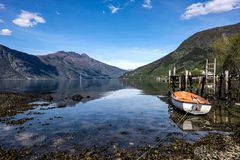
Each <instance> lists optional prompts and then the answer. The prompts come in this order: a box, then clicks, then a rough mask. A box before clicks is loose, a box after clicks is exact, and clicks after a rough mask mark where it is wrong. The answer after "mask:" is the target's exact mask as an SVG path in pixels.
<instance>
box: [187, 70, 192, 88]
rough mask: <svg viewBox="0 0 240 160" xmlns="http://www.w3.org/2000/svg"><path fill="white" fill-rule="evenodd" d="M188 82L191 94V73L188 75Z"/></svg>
mask: <svg viewBox="0 0 240 160" xmlns="http://www.w3.org/2000/svg"><path fill="white" fill-rule="evenodd" d="M188 80H189V91H190V92H192V89H193V87H192V85H193V80H192V74H191V72H190V73H189V76H188Z"/></svg>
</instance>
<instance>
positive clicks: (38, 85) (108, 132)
mask: <svg viewBox="0 0 240 160" xmlns="http://www.w3.org/2000/svg"><path fill="white" fill-rule="evenodd" d="M0 91H16V92H26V93H32V94H36V93H51V95H52V96H53V97H54V102H53V103H51V104H50V105H49V106H35V107H34V109H33V110H29V111H26V112H24V113H20V114H17V115H16V116H13V117H9V118H11V119H14V120H17V119H21V118H32V120H29V121H27V122H25V123H24V124H19V125H8V124H6V123H3V122H0V145H2V146H4V147H6V148H21V147H31V148H32V149H35V152H36V153H45V152H49V151H56V150H71V149H74V147H76V146H83V147H93V146H99V147H101V146H107V147H109V148H112V147H119V148H129V149H134V148H138V147H142V146H144V145H148V144H150V145H151V144H154V143H155V142H156V141H157V140H159V139H162V140H163V141H164V142H166V143H167V142H169V141H170V140H171V139H170V137H171V136H174V137H181V138H184V139H186V140H188V141H195V140H196V139H198V138H200V137H201V136H204V135H206V134H208V133H209V132H225V131H226V128H227V126H228V125H232V124H235V123H239V122H240V118H239V117H237V116H234V115H233V114H231V113H230V112H228V111H225V110H222V109H221V108H214V109H213V110H212V111H211V113H210V114H208V115H206V116H197V117H196V116H191V115H187V116H186V117H185V118H184V119H183V120H182V121H181V122H180V123H179V120H180V119H181V118H182V117H183V116H184V113H180V112H178V111H175V110H172V108H171V107H170V106H169V104H167V102H166V101H165V100H166V97H164V96H165V95H166V93H167V84H164V83H155V82H145V83H142V82H141V83H140V82H121V81H119V80H101V81H97V80H95V81H93V80H91V81H90V80H88V81H87V80H85V81H10V82H9V81H8V82H7V81H1V83H0ZM76 93H80V94H82V95H85V96H87V95H89V96H90V99H87V100H83V101H82V102H78V103H77V102H69V103H67V106H66V107H64V108H58V107H57V103H58V102H59V101H62V100H63V99H66V97H69V96H72V95H74V94H76ZM157 95H160V98H159V97H158V96H157ZM38 103H39V102H38ZM39 148H40V149H39Z"/></svg>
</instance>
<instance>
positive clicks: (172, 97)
mask: <svg viewBox="0 0 240 160" xmlns="http://www.w3.org/2000/svg"><path fill="white" fill-rule="evenodd" d="M171 98H173V99H174V100H175V101H177V102H180V103H187V104H200V105H211V104H210V103H197V102H186V101H181V100H179V99H176V98H175V96H173V94H172V95H171Z"/></svg>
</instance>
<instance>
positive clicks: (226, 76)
mask: <svg viewBox="0 0 240 160" xmlns="http://www.w3.org/2000/svg"><path fill="white" fill-rule="evenodd" d="M228 80H229V71H225V94H226V95H227V94H228Z"/></svg>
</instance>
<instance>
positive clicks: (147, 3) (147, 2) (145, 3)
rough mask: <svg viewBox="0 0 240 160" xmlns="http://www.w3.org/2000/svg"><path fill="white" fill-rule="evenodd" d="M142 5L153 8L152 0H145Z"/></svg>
mask: <svg viewBox="0 0 240 160" xmlns="http://www.w3.org/2000/svg"><path fill="white" fill-rule="evenodd" d="M142 6H143V7H144V8H148V9H151V8H152V0H144V2H143V4H142Z"/></svg>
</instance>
